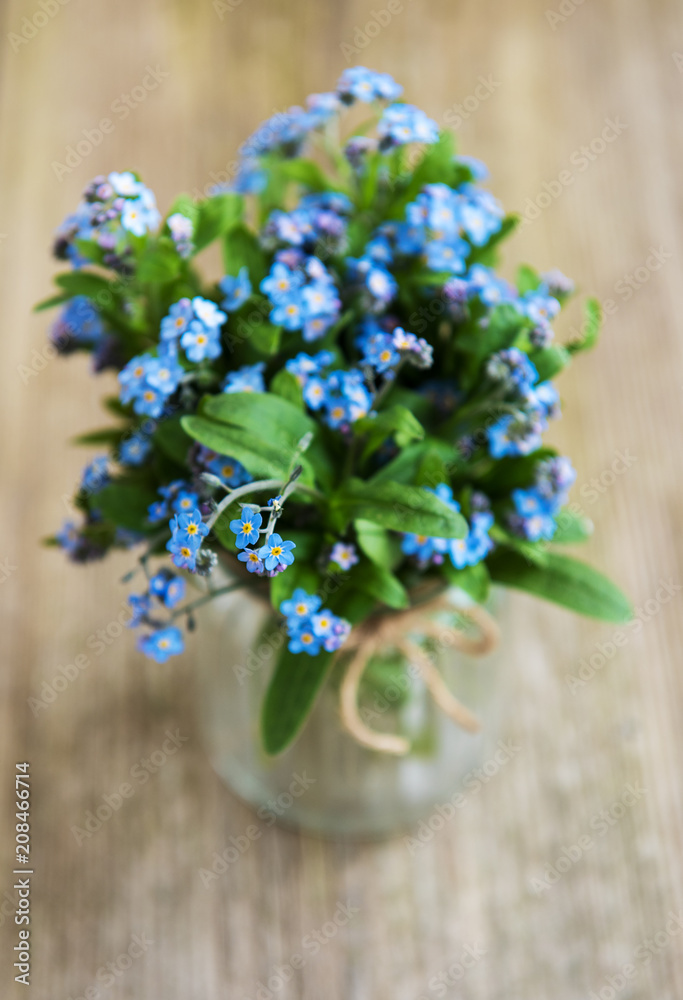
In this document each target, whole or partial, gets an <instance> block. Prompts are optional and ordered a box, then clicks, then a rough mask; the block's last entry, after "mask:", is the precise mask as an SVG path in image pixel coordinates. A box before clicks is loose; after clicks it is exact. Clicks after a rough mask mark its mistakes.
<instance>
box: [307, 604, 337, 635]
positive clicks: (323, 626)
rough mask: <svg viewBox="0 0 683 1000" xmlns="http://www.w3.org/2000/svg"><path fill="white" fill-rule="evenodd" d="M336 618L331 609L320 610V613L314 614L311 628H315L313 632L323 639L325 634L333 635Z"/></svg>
mask: <svg viewBox="0 0 683 1000" xmlns="http://www.w3.org/2000/svg"><path fill="white" fill-rule="evenodd" d="M334 620H335V616H334V615H333V614H332V613H331V612H330V611H325V610H323V611H319V612H318V614H316V615H313V616H312V618H311V628H312V629H313V633H314V634H315V635H317V636H318V637H319V638H321V639H324V638H325V636H328V635H331V633H332V629H333V627H334Z"/></svg>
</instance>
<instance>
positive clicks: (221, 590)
mask: <svg viewBox="0 0 683 1000" xmlns="http://www.w3.org/2000/svg"><path fill="white" fill-rule="evenodd" d="M244 586H246V584H245V583H243V582H241V581H240V582H239V583H229V584H226V585H225V587H218V588H217V590H212V591H210V593H208V594H204V595H203V596H202V597H198V598H197V600H196V601H192V602H191V603H190V604H186V605H185V607H184V608H178V610H177V611H174V612H173V614H172V615H171V619H170V620H171V621H175V620H176V618H180V616H181V615H187V614H189V613H190V612H191V611H194V610H195V608H200V607H201V606H202V604H208V603H209V601H212V600H213V599H214V597H221V596H222V595H223V594H229V593H231V591H233V590H239V589H240V587H244Z"/></svg>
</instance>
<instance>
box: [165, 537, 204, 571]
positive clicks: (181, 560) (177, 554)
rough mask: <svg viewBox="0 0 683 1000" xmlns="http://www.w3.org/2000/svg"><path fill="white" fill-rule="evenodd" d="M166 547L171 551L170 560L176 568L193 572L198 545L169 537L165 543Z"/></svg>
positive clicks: (195, 567) (195, 565) (195, 566)
mask: <svg viewBox="0 0 683 1000" xmlns="http://www.w3.org/2000/svg"><path fill="white" fill-rule="evenodd" d="M166 548H167V549H168V551H169V552H170V553H171V562H172V563H173V565H174V566H177V567H178V569H187V570H190V572H191V573H194V572H195V570H196V569H197V552H198V549H199V547H198V546H192V545H190V544H189V543H188V542H183V541H180V540H179V539H178V538H175V537H174V538H171V540H170V541H169V542H167V543H166Z"/></svg>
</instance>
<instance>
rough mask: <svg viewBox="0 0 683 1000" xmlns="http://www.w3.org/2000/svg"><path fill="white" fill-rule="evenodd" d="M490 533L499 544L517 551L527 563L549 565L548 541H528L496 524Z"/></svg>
mask: <svg viewBox="0 0 683 1000" xmlns="http://www.w3.org/2000/svg"><path fill="white" fill-rule="evenodd" d="M489 535H490V536H491V538H492V539H493V540H494V542H496V543H497V544H498V545H502V546H503V547H504V548H505V549H510V550H512V551H513V552H515V553H517V554H518V555H519V556H521V558H522V559H523V560H524V562H526V563H530V564H531V565H533V566H547V565H548V543H547V542H546V541H538V542H527V541H525V540H524V539H523V538H519V537H518V536H517V535H513V534H512V533H511V532H510V531H508V530H507V528H503V527H502V525H500V524H494V525H493V526H492V528H491V529H490V531H489Z"/></svg>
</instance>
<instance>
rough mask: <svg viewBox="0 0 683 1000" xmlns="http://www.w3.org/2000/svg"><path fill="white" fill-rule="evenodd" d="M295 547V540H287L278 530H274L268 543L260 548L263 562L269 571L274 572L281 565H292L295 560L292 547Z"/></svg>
mask: <svg viewBox="0 0 683 1000" xmlns="http://www.w3.org/2000/svg"><path fill="white" fill-rule="evenodd" d="M295 548H296V545H295V543H294V542H285V541H283V539H282V537H281V536H280V535H278V534H277V532H274V533H273V534H272V535H271V536H270V538H269V539H268V541H267V542H266V544H265V545H262V546H261V548H260V549H259V557H260V558H261V559H262V560H263V564H264V566H265V567H266V569H267V570H268V572H272V571H273V570H278V569H280V568H281V567H282V568H284V567H287V566H291V564H292V563H293V562H294V556H293V555H292V549H295Z"/></svg>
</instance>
